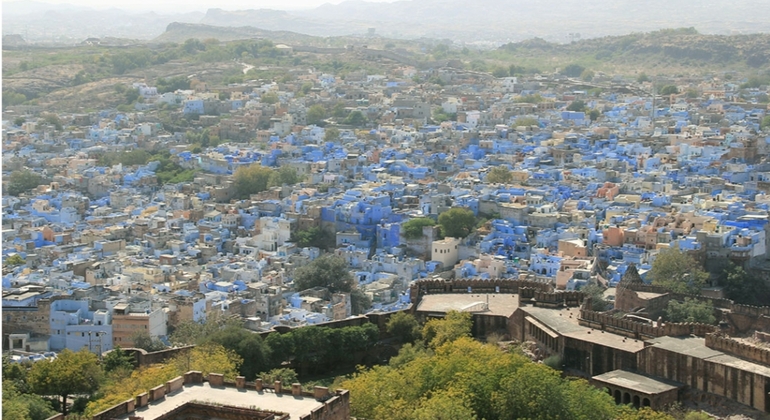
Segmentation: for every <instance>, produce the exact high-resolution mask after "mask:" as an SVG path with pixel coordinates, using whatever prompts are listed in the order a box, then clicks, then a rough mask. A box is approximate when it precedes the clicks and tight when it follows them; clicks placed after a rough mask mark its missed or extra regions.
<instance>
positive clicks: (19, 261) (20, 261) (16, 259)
mask: <svg viewBox="0 0 770 420" xmlns="http://www.w3.org/2000/svg"><path fill="white" fill-rule="evenodd" d="M26 263H27V262H26V261H25V260H24V258H22V257H21V255H19V254H13V255H11V256H10V257H8V258H6V259H5V263H4V264H3V265H5V266H8V267H15V266H17V265H24V264H26Z"/></svg>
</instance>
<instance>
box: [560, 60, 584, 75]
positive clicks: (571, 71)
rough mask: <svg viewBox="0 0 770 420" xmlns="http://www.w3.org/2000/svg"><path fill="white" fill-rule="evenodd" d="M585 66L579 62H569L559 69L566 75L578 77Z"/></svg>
mask: <svg viewBox="0 0 770 420" xmlns="http://www.w3.org/2000/svg"><path fill="white" fill-rule="evenodd" d="M585 69H586V68H585V67H583V66H581V65H579V64H574V63H573V64H569V65H567V66H566V67H564V69H563V70H562V71H561V74H563V75H565V76H568V77H579V76H580V75H581V74H582V73H583V71H585Z"/></svg>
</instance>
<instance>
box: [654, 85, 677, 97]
mask: <svg viewBox="0 0 770 420" xmlns="http://www.w3.org/2000/svg"><path fill="white" fill-rule="evenodd" d="M658 92H659V93H660V94H661V95H676V94H677V93H679V88H677V87H676V86H674V85H665V86H663V87H661V88H660V90H659V91H658Z"/></svg>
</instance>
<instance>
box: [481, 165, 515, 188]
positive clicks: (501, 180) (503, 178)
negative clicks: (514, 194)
mask: <svg viewBox="0 0 770 420" xmlns="http://www.w3.org/2000/svg"><path fill="white" fill-rule="evenodd" d="M512 180H513V174H512V173H511V170H510V169H508V168H506V167H505V166H495V167H494V168H492V170H490V171H489V173H488V174H487V178H486V179H485V181H486V182H488V183H490V184H508V183H510V182H511V181H512Z"/></svg>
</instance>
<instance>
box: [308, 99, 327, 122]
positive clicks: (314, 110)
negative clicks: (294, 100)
mask: <svg viewBox="0 0 770 420" xmlns="http://www.w3.org/2000/svg"><path fill="white" fill-rule="evenodd" d="M324 118H326V108H324V107H323V105H320V104H316V105H313V106H311V107H310V109H308V110H307V123H308V124H315V125H320V124H322V123H323V120H324Z"/></svg>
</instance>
